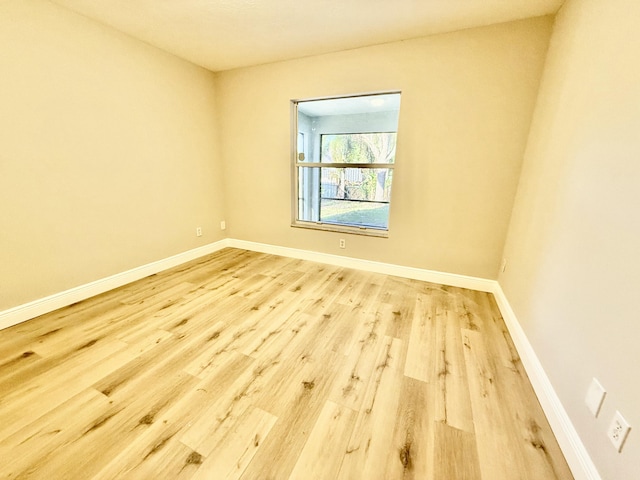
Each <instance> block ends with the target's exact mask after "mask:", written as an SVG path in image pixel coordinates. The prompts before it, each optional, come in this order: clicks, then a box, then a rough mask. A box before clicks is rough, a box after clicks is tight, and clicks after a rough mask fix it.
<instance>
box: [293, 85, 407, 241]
mask: <svg viewBox="0 0 640 480" xmlns="http://www.w3.org/2000/svg"><path fill="white" fill-rule="evenodd" d="M388 94H401V92H400V91H399V90H390V91H381V92H370V93H362V94H351V95H338V96H329V97H315V98H305V99H295V100H291V159H292V160H291V181H292V188H291V226H292V227H298V228H308V229H314V230H324V231H330V232H339V233H351V234H356V235H366V236H372V237H385V238H386V237H388V236H389V225H390V220H391V208H389V216H388V218H387V227H386V228H384V227H375V226H364V225H362V226H360V225H348V224H340V223H329V222H323V221H311V220H300V219H299V218H298V217H299V208H300V207H299V204H298V200H299V198H300V191H299V188H300V180H299V176H298V172H299V171H300V170H299V169H300V168H304V167H309V168H318V169H322V168H364V169H381V168H384V169H389V170H390V171H391V175H392V176H394V173H393V172H394V169H395V166H396V162H395V158H394V161H393V163H342V162H338V163H333V162H331V163H330V162H322V156H321V154H320V158H319V160H320V161H319V162H309V161H305V160H306V159H305V160H303V161H300V159H299V158H298V137H299V135H298V134H299V133H300V132H299V131H298V104H299V103H303V102H310V101H317V100H333V99H340V98H362V97H368V96H377V95H388ZM358 133H371V132H358ZM379 133H395V134H396V140H397V134H398V128H397V127H396V130H395V132H379ZM325 135H340V134H339V133H333V134H332V133H327V134H325ZM396 145H397V144H396ZM320 171H322V170H320ZM392 181H393V180H392ZM392 191H393V190H392ZM389 207H391V195H390V196H389Z"/></svg>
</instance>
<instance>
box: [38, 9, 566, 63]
mask: <svg viewBox="0 0 640 480" xmlns="http://www.w3.org/2000/svg"><path fill="white" fill-rule="evenodd" d="M51 1H53V2H54V3H56V4H59V5H62V6H64V7H67V8H69V9H70V10H73V11H75V12H77V13H79V14H81V15H84V16H86V17H89V18H91V19H94V20H96V21H98V22H101V23H103V24H106V25H109V26H111V27H113V28H115V29H117V30H120V31H122V32H124V33H127V34H129V35H131V36H133V37H135V38H138V39H140V40H142V41H144V42H147V43H149V44H151V45H154V46H156V47H159V48H161V49H163V50H165V51H167V52H170V53H173V54H175V55H177V56H179V57H182V58H184V59H186V60H189V61H191V62H193V63H195V64H198V65H201V66H203V67H205V68H207V69H209V70H212V71H222V70H229V69H232V68H237V67H245V66H249V65H258V64H262V63H269V62H274V61H279V60H288V59H292V58H299V57H304V56H308V55H317V54H321V53H329V52H335V51H339V50H347V49H352V48H358V47H363V46H368V45H376V44H380V43H386V42H392V41H397V40H406V39H409V38H416V37H421V36H425V35H429V34H433V33H442V32H449V31H454V30H461V29H465V28H470V27H476V26H483V25H490V24H494V23H502V22H508V21H512V20H519V19H523V18H527V17H535V16H540V15H547V14H553V13H555V12H556V11H557V10H558V9H559V8H560V6H561V4H562V2H563V0H51Z"/></svg>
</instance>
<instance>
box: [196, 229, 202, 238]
mask: <svg viewBox="0 0 640 480" xmlns="http://www.w3.org/2000/svg"><path fill="white" fill-rule="evenodd" d="M201 236H202V227H196V237H201Z"/></svg>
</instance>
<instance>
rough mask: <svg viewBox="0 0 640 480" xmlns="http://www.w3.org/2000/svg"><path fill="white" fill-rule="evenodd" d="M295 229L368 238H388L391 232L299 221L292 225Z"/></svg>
mask: <svg viewBox="0 0 640 480" xmlns="http://www.w3.org/2000/svg"><path fill="white" fill-rule="evenodd" d="M291 226H292V227H295V228H308V229H311V230H324V231H325V232H337V233H350V234H352V235H364V236H367V237H380V238H388V237H389V230H384V229H382V228H372V227H352V226H349V225H336V224H334V223H320V222H301V221H299V220H296V221H294V222H293V223H292V224H291Z"/></svg>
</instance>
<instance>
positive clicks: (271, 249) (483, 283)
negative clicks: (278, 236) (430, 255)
mask: <svg viewBox="0 0 640 480" xmlns="http://www.w3.org/2000/svg"><path fill="white" fill-rule="evenodd" d="M229 246H230V247H235V248H242V249H244V250H252V251H254V252H262V253H270V254H273V255H280V256H283V257H290V258H299V259H302V260H310V261H312V262H319V263H327V264H329V265H337V266H340V267H345V268H354V269H357V270H364V271H367V272H375V273H383V274H386V275H394V276H397V277H405V278H412V279H414V280H422V281H425V282H432V283H439V284H441V285H449V286H451V287H460V288H468V289H470V290H479V291H481V292H493V290H494V289H495V284H496V282H495V281H494V280H487V279H485V278H478V277H469V276H466V275H458V274H455V273H444V272H437V271H435V270H425V269H422V268H414V267H405V266H402V265H394V264H391V263H382V262H374V261H371V260H362V259H359V258H353V257H343V256H341V255H332V254H330V253H320V252H313V251H311V250H300V249H297V248H290V247H281V246H278V245H269V244H266V243H256V242H248V241H245V240H236V239H229Z"/></svg>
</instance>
